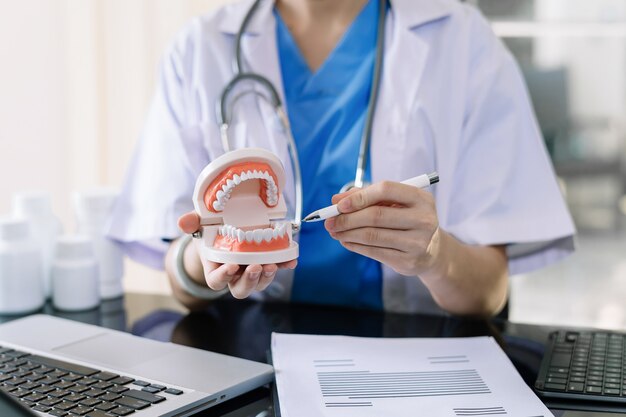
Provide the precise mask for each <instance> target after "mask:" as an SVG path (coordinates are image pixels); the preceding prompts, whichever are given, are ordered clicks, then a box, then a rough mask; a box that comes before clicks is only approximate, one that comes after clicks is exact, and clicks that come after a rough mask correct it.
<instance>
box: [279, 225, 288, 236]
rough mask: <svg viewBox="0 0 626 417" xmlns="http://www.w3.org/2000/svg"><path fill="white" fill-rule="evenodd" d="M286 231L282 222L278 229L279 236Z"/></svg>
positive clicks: (283, 234)
mask: <svg viewBox="0 0 626 417" xmlns="http://www.w3.org/2000/svg"><path fill="white" fill-rule="evenodd" d="M286 231H287V226H285V225H284V224H283V225H281V226H280V229H279V230H278V233H279V234H280V235H281V236H285V232H286Z"/></svg>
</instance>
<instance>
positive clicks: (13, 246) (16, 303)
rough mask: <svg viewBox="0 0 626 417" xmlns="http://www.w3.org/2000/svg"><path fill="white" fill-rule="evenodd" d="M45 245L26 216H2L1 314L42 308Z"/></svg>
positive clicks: (0, 249) (0, 236) (43, 301)
mask: <svg viewBox="0 0 626 417" xmlns="http://www.w3.org/2000/svg"><path fill="white" fill-rule="evenodd" d="M42 276H43V268H42V267H41V248H40V245H39V244H38V242H37V241H35V240H34V239H33V238H32V237H31V235H30V226H29V224H28V222H27V221H26V220H24V219H19V218H15V217H6V218H1V219H0V314H23V313H29V312H33V311H36V310H39V309H40V308H41V307H43V305H44V303H45V301H46V299H45V296H44V289H43V278H42Z"/></svg>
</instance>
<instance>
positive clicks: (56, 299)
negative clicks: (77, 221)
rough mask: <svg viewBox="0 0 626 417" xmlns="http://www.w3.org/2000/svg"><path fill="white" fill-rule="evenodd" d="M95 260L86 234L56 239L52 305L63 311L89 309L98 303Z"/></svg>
mask: <svg viewBox="0 0 626 417" xmlns="http://www.w3.org/2000/svg"><path fill="white" fill-rule="evenodd" d="M98 273H99V271H98V263H97V262H96V257H95V255H94V251H93V242H92V240H91V238H90V237H88V236H62V237H60V238H59V239H57V244H56V251H55V256H54V261H53V262H52V304H53V305H54V307H55V308H57V309H59V310H64V311H84V310H91V309H94V308H96V307H97V306H98V305H100V285H99V279H98Z"/></svg>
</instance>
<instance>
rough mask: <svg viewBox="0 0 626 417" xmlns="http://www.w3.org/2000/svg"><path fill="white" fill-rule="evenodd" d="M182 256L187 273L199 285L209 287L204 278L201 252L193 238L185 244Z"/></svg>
mask: <svg viewBox="0 0 626 417" xmlns="http://www.w3.org/2000/svg"><path fill="white" fill-rule="evenodd" d="M181 240H182V239H181ZM178 244H181V241H179V242H178ZM182 256H183V270H184V271H185V272H186V273H187V275H188V276H189V278H191V279H192V280H193V281H194V282H195V283H196V284H198V285H202V286H205V287H208V286H207V283H206V281H205V279H204V268H203V267H202V261H201V260H200V254H199V253H198V250H197V248H196V245H195V243H194V241H193V240H192V241H191V242H190V243H189V244H187V245H186V246H185V248H184V250H183V254H182Z"/></svg>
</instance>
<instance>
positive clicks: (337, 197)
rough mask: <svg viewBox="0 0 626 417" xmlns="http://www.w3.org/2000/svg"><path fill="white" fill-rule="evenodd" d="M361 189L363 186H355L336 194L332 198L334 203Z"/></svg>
mask: <svg viewBox="0 0 626 417" xmlns="http://www.w3.org/2000/svg"><path fill="white" fill-rule="evenodd" d="M360 189H361V188H358V187H354V188H351V189H349V190H348V191H346V192H343V193H339V194H335V195H334V196H333V197H332V198H331V201H332V203H333V204H337V203H338V202H339V201H340V200H341V199H342V198H345V197H347V196H349V195H350V194H354V193H356V192H357V191H359V190H360Z"/></svg>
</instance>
